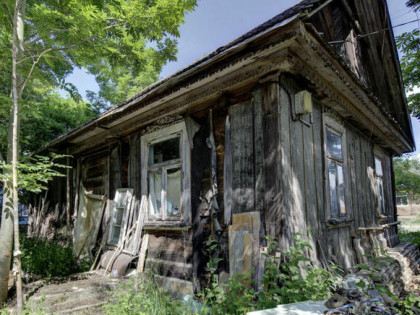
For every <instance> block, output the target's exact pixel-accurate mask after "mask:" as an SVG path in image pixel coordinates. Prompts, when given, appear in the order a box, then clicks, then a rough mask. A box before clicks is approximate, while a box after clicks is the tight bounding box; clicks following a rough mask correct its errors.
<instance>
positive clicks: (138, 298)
mask: <svg viewBox="0 0 420 315" xmlns="http://www.w3.org/2000/svg"><path fill="white" fill-rule="evenodd" d="M104 311H105V312H106V314H115V315H120V314H144V315H148V314H156V315H169V314H189V313H191V312H190V311H189V310H188V309H187V307H186V305H185V304H184V303H183V302H180V301H176V300H173V299H171V298H170V297H169V296H168V295H167V294H165V291H163V290H161V289H160V288H159V287H158V286H157V285H156V284H155V283H154V282H153V281H152V280H147V279H144V280H143V281H141V282H140V283H139V284H138V285H136V284H135V282H134V281H129V282H127V283H125V284H123V285H122V286H121V287H119V288H118V289H117V290H115V291H114V292H113V294H112V299H111V300H110V301H109V303H108V304H106V305H105V306H104Z"/></svg>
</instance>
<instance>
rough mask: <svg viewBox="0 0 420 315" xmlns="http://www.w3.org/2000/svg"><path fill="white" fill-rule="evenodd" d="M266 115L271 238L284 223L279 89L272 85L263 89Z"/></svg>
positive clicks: (268, 230)
mask: <svg viewBox="0 0 420 315" xmlns="http://www.w3.org/2000/svg"><path fill="white" fill-rule="evenodd" d="M261 92H262V104H263V113H264V122H263V128H264V130H263V137H264V170H265V196H264V203H265V222H264V223H265V229H266V234H267V235H269V236H275V237H277V236H279V233H280V228H281V226H282V225H283V223H284V220H285V219H284V218H283V216H282V213H281V206H282V185H281V177H280V176H281V170H280V130H279V129H280V128H281V127H280V126H281V125H280V119H279V98H280V95H279V87H278V84H274V83H273V84H270V85H266V86H263V87H262V88H261Z"/></svg>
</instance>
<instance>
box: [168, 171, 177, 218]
mask: <svg viewBox="0 0 420 315" xmlns="http://www.w3.org/2000/svg"><path fill="white" fill-rule="evenodd" d="M166 178H167V191H166V215H167V216H168V217H179V216H180V215H181V168H180V167H177V168H172V169H168V170H167V175H166Z"/></svg>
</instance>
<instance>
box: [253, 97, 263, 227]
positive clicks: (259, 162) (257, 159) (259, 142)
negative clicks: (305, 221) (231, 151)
mask: <svg viewBox="0 0 420 315" xmlns="http://www.w3.org/2000/svg"><path fill="white" fill-rule="evenodd" d="M253 102H254V165H255V167H254V170H255V175H254V181H255V211H259V212H260V213H261V215H262V218H264V217H265V216H264V183H265V174H264V134H263V104H262V95H261V89H258V90H256V91H255V92H254V100H253ZM261 232H263V230H261Z"/></svg>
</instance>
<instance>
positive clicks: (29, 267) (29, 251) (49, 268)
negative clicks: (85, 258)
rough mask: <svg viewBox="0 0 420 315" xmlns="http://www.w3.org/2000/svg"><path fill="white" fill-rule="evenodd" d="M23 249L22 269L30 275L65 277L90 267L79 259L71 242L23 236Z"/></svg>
mask: <svg viewBox="0 0 420 315" xmlns="http://www.w3.org/2000/svg"><path fill="white" fill-rule="evenodd" d="M21 251H22V271H23V272H24V273H27V274H29V275H37V276H40V277H48V278H51V277H63V276H67V275H70V274H73V273H77V272H83V271H86V270H87V268H88V265H87V264H86V263H85V262H78V261H77V259H76V257H75V256H74V255H73V251H72V249H71V245H70V244H62V243H60V242H58V241H47V240H45V239H40V238H35V237H25V236H22V238H21Z"/></svg>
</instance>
